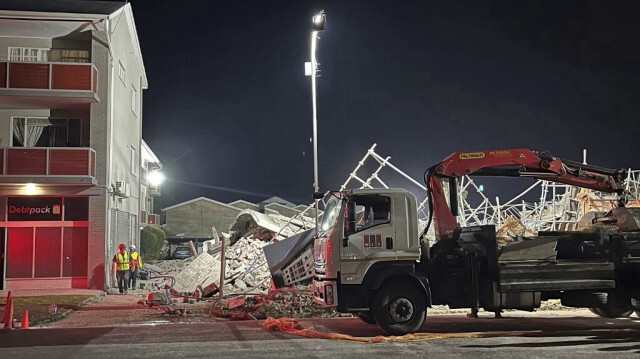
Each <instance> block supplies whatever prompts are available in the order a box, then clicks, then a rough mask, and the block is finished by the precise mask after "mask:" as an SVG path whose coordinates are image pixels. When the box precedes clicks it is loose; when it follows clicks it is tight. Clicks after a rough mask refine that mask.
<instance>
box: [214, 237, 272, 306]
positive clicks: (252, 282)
mask: <svg viewBox="0 0 640 359" xmlns="http://www.w3.org/2000/svg"><path fill="white" fill-rule="evenodd" d="M267 244H269V243H268V242H267V241H264V240H261V239H254V238H247V237H242V238H240V239H239V240H238V241H236V242H235V243H234V244H233V245H232V246H231V247H229V249H228V250H226V251H225V258H226V260H227V263H226V264H227V265H226V272H225V286H224V288H223V289H224V293H225V294H232V293H236V294H237V293H245V292H247V291H248V290H250V291H251V292H253V293H256V292H257V293H264V292H266V291H267V290H269V288H270V285H271V282H270V279H271V273H270V272H269V267H268V266H267V260H266V259H265V257H264V252H263V251H262V247H264V246H266V245H267Z"/></svg>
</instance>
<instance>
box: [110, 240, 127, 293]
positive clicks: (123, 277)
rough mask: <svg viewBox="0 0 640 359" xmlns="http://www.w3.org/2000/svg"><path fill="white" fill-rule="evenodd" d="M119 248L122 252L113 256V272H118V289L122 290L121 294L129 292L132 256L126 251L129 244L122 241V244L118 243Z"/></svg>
mask: <svg viewBox="0 0 640 359" xmlns="http://www.w3.org/2000/svg"><path fill="white" fill-rule="evenodd" d="M118 249H119V250H120V252H118V253H116V255H114V256H113V264H112V265H111V273H115V274H116V281H117V282H118V290H119V291H120V294H127V285H128V284H129V267H130V265H131V258H130V257H129V252H127V251H126V249H127V246H125V245H124V243H120V245H118Z"/></svg>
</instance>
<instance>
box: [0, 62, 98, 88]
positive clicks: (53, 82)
mask: <svg viewBox="0 0 640 359" xmlns="http://www.w3.org/2000/svg"><path fill="white" fill-rule="evenodd" d="M0 89H23V90H63V91H82V92H86V91H90V92H92V93H93V94H94V95H95V94H97V93H98V69H97V68H96V67H95V66H94V65H93V64H86V63H73V62H0Z"/></svg>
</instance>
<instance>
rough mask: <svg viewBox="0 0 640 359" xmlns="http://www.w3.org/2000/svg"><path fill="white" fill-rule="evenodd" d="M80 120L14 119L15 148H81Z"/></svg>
mask: <svg viewBox="0 0 640 359" xmlns="http://www.w3.org/2000/svg"><path fill="white" fill-rule="evenodd" d="M81 138H82V125H81V122H80V120H78V119H52V118H46V117H14V118H13V147H81V146H82V144H81Z"/></svg>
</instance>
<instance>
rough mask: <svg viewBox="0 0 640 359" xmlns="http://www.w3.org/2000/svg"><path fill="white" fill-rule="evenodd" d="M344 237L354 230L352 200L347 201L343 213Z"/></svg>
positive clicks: (353, 204)
mask: <svg viewBox="0 0 640 359" xmlns="http://www.w3.org/2000/svg"><path fill="white" fill-rule="evenodd" d="M344 217H345V224H344V237H345V238H346V237H348V236H349V235H350V234H351V233H355V232H356V203H355V202H353V201H349V202H347V208H346V211H345V214H344Z"/></svg>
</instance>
